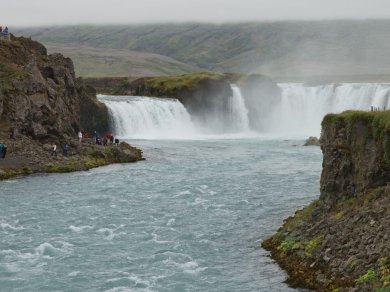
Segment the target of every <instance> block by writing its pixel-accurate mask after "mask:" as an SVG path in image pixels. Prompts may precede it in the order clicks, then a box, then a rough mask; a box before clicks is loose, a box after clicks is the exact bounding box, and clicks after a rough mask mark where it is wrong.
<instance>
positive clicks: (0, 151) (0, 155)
mask: <svg viewBox="0 0 390 292" xmlns="http://www.w3.org/2000/svg"><path fill="white" fill-rule="evenodd" d="M3 150H4V144H3V143H0V157H3Z"/></svg>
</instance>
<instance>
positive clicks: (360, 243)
mask: <svg viewBox="0 0 390 292" xmlns="http://www.w3.org/2000/svg"><path fill="white" fill-rule="evenodd" d="M389 119H390V112H379V113H366V112H345V113H342V114H339V115H333V114H332V115H327V116H326V117H325V118H324V120H323V122H322V134H321V139H320V142H321V149H322V152H323V155H324V158H323V170H322V175H321V182H320V187H321V194H320V198H319V199H318V200H317V201H315V202H313V203H312V204H311V205H309V206H307V207H306V208H304V209H303V210H300V211H297V212H296V213H295V214H294V216H292V217H290V218H288V219H287V220H285V222H284V225H283V226H282V227H281V228H280V229H279V230H278V232H277V233H276V234H275V235H273V236H272V237H271V238H269V239H267V240H265V241H264V242H263V244H262V246H263V247H264V248H266V249H267V250H269V251H270V252H271V254H272V257H273V258H274V259H275V260H276V261H277V262H278V263H279V264H280V265H281V267H283V268H284V269H285V270H286V271H287V272H288V274H289V279H288V281H287V282H288V283H289V284H290V285H292V286H293V287H306V288H310V289H315V290H319V291H334V289H337V290H338V291H387V290H386V289H387V288H388V279H389V277H390V273H389V272H388V271H389V267H390V261H389V260H390V258H389V255H390V245H389V244H388V239H389V234H390V186H388V181H389V178H390V167H389V165H390V164H389V162H390V159H389V158H388V157H389V154H390V147H388V145H389V142H388V141H389V136H388V135H389V133H390V132H389V128H388V127H389V124H388V123H386V121H388V120H389ZM367 273H371V275H373V274H374V275H376V276H372V277H371V278H370V277H368V276H367V275H368V274H367Z"/></svg>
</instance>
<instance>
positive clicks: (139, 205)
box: [0, 138, 322, 292]
mask: <svg viewBox="0 0 390 292" xmlns="http://www.w3.org/2000/svg"><path fill="white" fill-rule="evenodd" d="M129 142H130V143H131V144H133V145H135V146H138V147H140V148H142V149H143V151H144V155H145V157H146V159H147V160H146V161H142V162H138V163H134V164H117V165H110V166H106V167H101V168H97V169H93V170H90V171H86V172H75V173H69V174H49V175H34V176H29V177H23V178H17V179H12V180H8V181H2V182H0V291H210V292H211V291H294V289H291V288H289V287H288V286H287V285H286V284H284V283H283V281H284V280H285V279H286V275H285V274H284V272H283V271H281V270H280V269H279V268H278V266H277V265H276V264H275V263H274V262H273V261H272V260H271V259H270V257H269V255H268V253H267V252H266V251H264V250H263V249H262V248H261V247H260V243H261V241H262V240H264V239H265V238H267V236H269V235H271V234H272V233H273V232H275V231H276V230H277V228H278V227H279V226H280V225H281V224H282V222H283V219H284V218H286V217H288V216H289V215H291V214H293V213H294V211H295V210H297V209H299V208H301V207H303V206H305V205H307V204H309V203H310V202H311V201H312V200H314V199H315V198H317V197H318V195H319V178H320V171H321V160H322V154H321V150H320V148H319V147H303V146H302V144H303V140H283V139H261V138H248V139H221V140H216V139H209V140H187V141H185V140H181V141H180V140H179V141H178V140H176V141H175V140H171V141H163V140H131V141H129Z"/></svg>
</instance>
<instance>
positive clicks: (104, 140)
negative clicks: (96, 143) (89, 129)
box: [103, 137, 108, 146]
mask: <svg viewBox="0 0 390 292" xmlns="http://www.w3.org/2000/svg"><path fill="white" fill-rule="evenodd" d="M107 142H108V140H107V138H106V137H104V138H103V146H107Z"/></svg>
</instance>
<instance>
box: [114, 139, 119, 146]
mask: <svg viewBox="0 0 390 292" xmlns="http://www.w3.org/2000/svg"><path fill="white" fill-rule="evenodd" d="M118 144H119V139H118V138H116V139H115V145H116V146H118Z"/></svg>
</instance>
